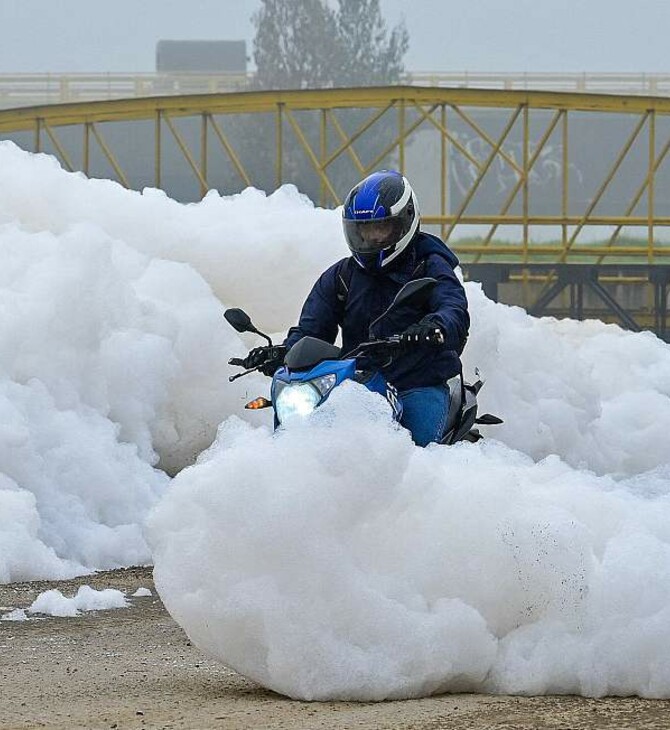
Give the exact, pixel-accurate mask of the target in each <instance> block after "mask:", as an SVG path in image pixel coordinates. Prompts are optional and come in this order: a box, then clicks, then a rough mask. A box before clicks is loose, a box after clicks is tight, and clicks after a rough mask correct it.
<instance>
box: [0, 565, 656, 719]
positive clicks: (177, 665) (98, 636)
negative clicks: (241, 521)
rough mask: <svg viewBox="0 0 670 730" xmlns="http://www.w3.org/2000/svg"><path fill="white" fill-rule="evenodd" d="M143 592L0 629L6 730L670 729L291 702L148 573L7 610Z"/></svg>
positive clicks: (459, 702)
mask: <svg viewBox="0 0 670 730" xmlns="http://www.w3.org/2000/svg"><path fill="white" fill-rule="evenodd" d="M85 583H87V584H89V585H92V586H93V587H94V588H98V589H100V588H118V589H120V590H123V591H125V592H126V593H127V594H128V595H130V594H131V593H134V592H135V590H136V589H137V588H139V587H140V586H144V587H147V588H150V589H151V590H152V592H154V596H153V597H152V598H134V599H132V607H131V608H129V609H118V610H112V611H100V612H96V613H88V614H84V615H82V616H80V617H77V618H44V619H41V620H35V619H32V620H30V621H27V622H21V623H19V622H9V621H2V622H0V729H1V730H9V728H12V729H14V728H17V729H18V728H21V729H23V728H63V729H65V728H67V729H68V730H70V729H71V728H108V729H116V728H118V729H119V730H121V729H125V728H189V729H197V730H200V729H202V730H204V729H206V728H221V729H222V730H233V729H235V730H237V729H239V730H242V729H244V730H246V729H247V728H258V729H262V730H266V729H267V730H275V729H277V730H279V729H280V728H285V729H287V730H288V729H290V730H312V728H314V729H315V730H317V729H319V730H330V729H331V728H332V729H335V728H338V729H339V728H352V729H357V728H360V729H361V730H368V729H369V730H372V729H373V728H374V730H387V729H388V730H410V729H411V730H442V729H445V730H446V729H451V728H454V729H456V728H458V729H459V730H460V729H461V728H472V729H473V730H485V729H486V728H508V729H510V730H511V729H514V730H516V729H517V728H519V729H524V730H525V729H530V728H553V729H556V730H559V728H560V729H561V730H568V729H570V730H578V729H581V728H597V729H598V730H601V729H605V728H659V729H660V728H663V729H664V730H665V729H667V728H670V702H666V701H651V700H641V699H637V698H625V699H623V698H611V699H604V700H588V699H583V698H579V697H530V698H526V697H497V696H491V695H443V696H440V697H433V698H429V699H423V700H408V701H404V702H382V703H348V702H328V703H308V702H296V701H293V700H289V699H286V698H285V697H281V696H280V695H277V694H274V693H273V692H269V691H267V690H265V689H263V688H261V687H259V686H257V685H255V684H254V683H253V682H250V681H249V680H247V679H245V678H244V677H241V676H240V675H238V674H236V673H235V672H232V671H231V670H229V669H226V668H225V667H223V666H221V665H220V664H217V663H215V662H212V661H210V660H208V659H207V658H206V657H204V656H203V655H202V654H201V653H200V652H199V651H198V649H196V648H195V647H193V646H191V644H190V643H189V641H188V638H187V637H186V635H185V634H184V633H183V631H182V630H181V629H180V628H179V627H178V626H177V625H176V624H175V623H174V621H173V620H172V619H171V618H170V616H169V615H168V614H167V612H166V611H165V609H164V608H163V605H162V603H161V602H160V600H159V599H158V597H157V596H156V595H155V591H154V587H153V581H152V579H151V570H150V569H149V568H132V569H129V570H117V571H112V572H108V573H98V574H97V575H95V576H87V577H85V578H78V579H76V580H72V581H50V582H34V583H21V584H17V583H15V584H11V585H0V607H2V608H0V614H1V613H4V612H5V611H6V610H9V609H10V608H26V607H27V606H29V605H30V603H31V602H32V601H33V599H34V598H35V597H36V596H37V594H38V593H40V592H41V591H44V590H47V589H48V588H59V589H60V590H61V591H63V592H64V593H65V594H66V595H72V594H73V593H74V592H75V591H76V589H77V587H78V586H80V585H83V584H85Z"/></svg>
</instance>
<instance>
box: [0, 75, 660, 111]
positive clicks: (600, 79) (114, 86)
mask: <svg viewBox="0 0 670 730" xmlns="http://www.w3.org/2000/svg"><path fill="white" fill-rule="evenodd" d="M253 78H254V73H253V72H247V73H169V74H167V73H61V74H59V73H55V74H51V73H14V74H0V108H14V107H18V106H34V105H36V104H66V103H71V102H86V101H103V100H107V101H108V100H111V99H126V98H138V97H145V96H166V95H171V96H183V95H186V94H216V93H224V92H229V91H244V90H247V89H248V88H249V86H250V84H251V83H252V81H253ZM401 84H403V85H417V86H435V87H445V88H469V89H502V90H508V91H513V90H523V91H560V92H577V93H592V94H625V95H646V96H656V95H666V96H667V95H670V74H660V73H656V74H645V73H639V74H636V73H501V72H472V71H411V72H407V73H405V74H404V75H403V77H402V79H401Z"/></svg>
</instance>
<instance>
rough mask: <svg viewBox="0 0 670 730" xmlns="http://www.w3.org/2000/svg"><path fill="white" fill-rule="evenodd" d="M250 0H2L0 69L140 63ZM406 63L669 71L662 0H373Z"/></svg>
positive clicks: (228, 27) (208, 28) (226, 33)
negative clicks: (395, 33)
mask: <svg viewBox="0 0 670 730" xmlns="http://www.w3.org/2000/svg"><path fill="white" fill-rule="evenodd" d="M259 5H260V2H259V0H188V2H186V1H183V0H108V1H106V2H100V1H99V0H0V73H11V72H28V71H30V72H54V73H55V72H68V71H69V72H86V71H95V72H101V71H122V72H133V71H137V72H147V71H153V70H154V69H155V46H156V42H157V41H158V40H159V39H161V38H165V39H207V40H211V39H226V40H238V39H246V40H247V41H248V44H249V45H248V47H249V55H251V38H252V37H253V26H252V24H251V20H250V18H251V15H252V13H253V12H254V11H255V10H256V9H257V8H258V7H259ZM381 5H382V10H383V12H384V13H385V16H386V17H387V19H388V23H389V25H394V24H395V23H397V22H399V21H400V20H401V18H403V17H404V19H405V22H406V25H407V28H408V30H409V32H410V43H411V45H410V50H409V53H408V54H407V57H406V66H407V68H408V69H409V70H414V71H420V70H426V71H428V70H435V71H439V70H454V71H462V70H469V71H557V72H561V71H563V72H572V71H624V72H631V71H632V72H638V71H639V72H670V53H669V51H668V46H669V45H670V40H669V35H670V0H508V1H507V2H503V1H502V0H460V2H454V1H453V0H413V1H412V2H408V1H407V0H381Z"/></svg>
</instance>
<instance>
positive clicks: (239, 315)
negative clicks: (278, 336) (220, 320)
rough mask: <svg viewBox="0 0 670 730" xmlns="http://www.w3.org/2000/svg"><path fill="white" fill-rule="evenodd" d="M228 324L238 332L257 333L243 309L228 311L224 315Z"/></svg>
mask: <svg viewBox="0 0 670 730" xmlns="http://www.w3.org/2000/svg"><path fill="white" fill-rule="evenodd" d="M223 316H224V317H225V319H226V322H228V324H229V325H230V326H231V327H232V328H233V329H236V330H237V331H238V332H255V331H256V328H255V327H254V325H253V323H252V322H251V317H250V316H249V315H248V314H247V313H246V312H245V311H244V310H243V309H226V311H225V312H224V313H223Z"/></svg>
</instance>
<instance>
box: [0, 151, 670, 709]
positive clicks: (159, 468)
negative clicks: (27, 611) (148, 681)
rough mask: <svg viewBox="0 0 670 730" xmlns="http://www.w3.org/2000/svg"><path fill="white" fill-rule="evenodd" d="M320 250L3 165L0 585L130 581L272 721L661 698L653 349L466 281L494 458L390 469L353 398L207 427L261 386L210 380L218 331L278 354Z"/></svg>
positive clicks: (384, 423) (212, 204)
mask: <svg viewBox="0 0 670 730" xmlns="http://www.w3.org/2000/svg"><path fill="white" fill-rule="evenodd" d="M343 253H344V244H343V241H342V238H341V232H340V225H339V221H338V213H337V212H335V211H323V210H317V209H315V208H314V207H313V206H312V204H311V203H309V201H307V200H306V199H304V198H303V197H301V196H300V195H299V194H298V193H297V192H296V191H295V190H294V189H292V188H290V187H287V188H283V189H281V190H279V191H277V192H276V193H275V194H273V195H271V196H265V195H264V194H263V193H260V192H258V191H253V190H248V191H246V192H245V193H243V194H242V195H239V196H234V197H231V198H221V197H219V196H218V195H216V194H210V195H208V196H207V198H206V199H205V200H204V201H203V202H202V203H199V204H197V205H189V206H183V205H179V204H178V203H176V202H174V201H171V200H169V199H168V198H166V197H165V196H164V195H163V194H162V193H159V192H156V191H145V193H144V194H139V193H134V192H130V191H125V190H123V189H121V188H120V187H119V186H117V185H114V184H112V183H109V182H103V181H87V180H86V179H85V178H84V177H83V176H80V175H71V174H67V173H64V172H63V171H62V170H60V169H59V168H58V166H57V165H56V164H55V163H54V162H53V161H52V160H50V159H49V158H47V157H45V156H31V155H27V154H25V153H23V152H20V151H19V150H18V149H17V148H15V147H14V146H12V145H9V144H0V256H1V257H2V261H3V267H2V269H0V307H1V308H2V314H3V316H2V317H0V581H9V580H17V579H24V578H31V577H44V578H58V577H66V576H71V575H74V574H77V573H81V572H83V571H86V570H92V569H103V568H108V567H116V566H119V565H129V564H137V563H143V562H149V561H150V560H151V559H152V558H153V560H154V561H155V565H156V585H157V588H158V590H159V591H160V594H161V597H162V598H163V600H164V601H165V603H166V605H167V606H168V608H169V610H170V611H171V612H172V614H173V615H174V616H175V618H176V619H177V620H178V621H179V622H180V624H181V625H182V626H183V627H184V628H185V630H186V631H187V632H188V634H189V635H190V636H191V637H192V638H193V640H194V641H195V642H196V643H197V645H198V646H200V647H201V648H202V649H203V650H204V651H206V652H208V653H209V654H211V655H212V656H214V657H217V658H218V659H220V660H221V661H222V662H224V663H225V664H228V665H230V666H232V667H234V668H236V669H237V670H239V671H241V672H242V673H244V674H245V675H247V676H249V677H251V678H253V679H256V680H257V681H259V682H261V683H262V684H263V685H265V686H267V687H271V688H273V689H275V690H277V691H279V692H282V693H284V694H287V695H290V696H292V697H299V698H306V699H327V698H346V699H361V700H371V699H382V698H390V697H410V696H420V695H425V694H429V693H431V692H438V691H458V690H476V691H496V692H525V693H543V692H576V693H582V694H588V695H596V696H597V695H602V694H605V693H617V694H630V693H636V694H642V695H645V696H654V697H670V670H669V669H668V665H667V661H666V657H667V655H668V652H669V651H670V628H669V627H670V615H669V612H670V456H669V450H668V448H667V433H669V432H670V347H668V346H667V345H666V344H664V343H662V342H660V341H659V340H658V339H656V338H655V337H654V336H653V335H651V334H648V333H642V334H631V333H626V332H623V331H622V330H620V329H619V328H617V327H614V326H606V325H603V324H600V323H594V322H587V323H576V322H569V321H564V322H555V321H553V320H550V319H544V320H537V319H533V318H531V317H529V316H528V315H526V314H525V312H523V311H522V310H520V309H516V308H511V307H505V306H502V305H497V304H494V303H492V302H490V301H488V300H486V299H485V298H484V297H483V295H482V293H481V291H480V289H479V288H478V287H477V286H476V285H471V284H469V285H467V291H468V298H469V301H470V307H471V314H472V320H473V325H472V334H471V339H470V342H469V344H468V347H467V350H466V357H465V366H466V371H467V372H472V370H473V368H474V367H475V366H479V367H480V368H481V370H482V372H483V375H484V376H485V377H486V378H487V384H486V386H485V388H484V390H483V391H482V394H481V406H482V410H485V411H491V412H493V413H496V414H499V415H501V416H502V417H503V418H504V419H505V424H504V425H503V426H500V427H498V428H497V430H496V431H494V430H493V429H490V430H489V435H490V436H495V439H497V440H494V438H489V439H488V440H486V441H484V442H482V443H480V444H477V445H474V446H473V445H469V444H466V445H458V446H456V447H454V448H449V449H446V448H440V447H431V448H428V449H425V450H420V449H416V448H414V447H413V446H412V444H411V442H410V440H409V437H408V435H407V434H406V433H405V432H404V431H402V430H400V429H398V428H397V427H396V426H395V425H394V424H392V423H391V422H390V420H389V415H388V412H387V409H386V407H385V404H384V403H383V402H382V401H381V400H380V399H378V398H377V397H376V396H373V395H371V394H369V393H367V392H366V391H364V390H362V389H361V388H360V387H357V386H354V385H349V386H347V387H343V388H341V389H339V391H337V392H336V393H334V394H333V396H332V399H331V401H330V402H329V405H328V407H325V408H323V409H322V410H321V411H319V412H318V413H316V414H314V417H313V418H310V419H309V420H307V421H305V422H303V423H299V422H298V423H293V424H292V425H291V427H290V428H287V429H286V430H284V431H283V432H280V433H277V434H273V433H271V431H270V430H269V428H268V427H267V425H262V423H263V421H262V419H263V418H265V419H267V414H265V415H263V414H252V415H250V416H249V418H250V419H251V418H253V419H255V420H254V421H253V422H252V423H247V422H245V421H242V420H240V419H239V418H237V417H236V416H234V415H231V414H235V413H238V412H240V413H241V409H240V406H241V404H242V402H243V399H245V398H247V397H252V396H255V395H258V394H261V393H263V392H264V387H265V385H264V382H263V381H262V380H260V379H256V380H254V379H251V378H250V379H247V380H242V381H239V382H238V383H237V384H234V385H233V386H229V385H228V383H227V382H226V376H227V375H228V374H229V372H230V370H229V368H228V367H227V366H226V361H227V359H228V358H229V357H231V356H239V355H241V354H243V353H244V352H245V351H246V347H245V345H246V344H249V343H250V341H246V342H242V341H241V340H240V338H239V337H238V336H237V335H236V334H235V333H234V332H233V331H232V330H231V329H230V328H227V327H225V326H224V325H223V324H222V320H221V313H222V310H223V307H224V305H228V306H243V307H244V308H245V309H247V310H248V311H249V312H250V314H251V315H252V316H253V318H254V320H255V321H256V323H257V324H258V325H259V326H260V327H261V328H265V329H267V330H270V331H281V330H283V329H284V328H286V327H287V326H288V325H290V324H292V323H293V321H294V320H295V317H296V315H297V312H298V310H299V308H300V303H301V301H302V299H303V298H304V296H305V294H306V293H307V291H308V290H309V287H310V285H311V283H312V281H313V279H314V278H315V277H316V275H317V274H318V273H319V271H320V270H321V269H323V268H325V266H327V265H328V264H329V263H330V262H332V261H334V260H335V259H337V258H338V257H339V256H341V255H343ZM265 423H267V420H266V421H265ZM218 424H221V426H220V428H219V431H218V436H217V438H216V441H215V442H214V444H213V445H212V446H211V447H210V448H209V449H208V450H207V451H205V452H204V453H202V454H201V456H200V457H199V459H198V461H197V463H196V464H195V466H192V467H190V468H187V469H184V470H183V471H181V472H180V473H179V474H178V475H177V476H176V478H175V479H174V480H173V481H172V484H171V485H170V484H169V481H170V480H169V477H168V476H167V475H166V473H165V470H167V471H169V472H171V473H172V472H177V471H178V470H179V469H180V468H181V467H183V466H185V465H187V464H189V463H191V462H192V461H193V460H194V459H195V457H196V456H197V455H198V454H199V453H200V452H201V451H202V449H203V448H205V447H207V446H209V444H210V443H211V442H212V439H213V438H214V436H215V434H216V429H217V426H218ZM157 504H158V506H157V507H156V505H157ZM152 508H155V511H154V512H153V515H152V517H151V520H150V525H149V533H148V535H149V541H150V543H151V547H152V550H153V555H152V553H151V552H150V550H149V547H148V546H147V542H146V537H145V531H144V521H145V517H146V515H147V514H148V512H149V511H150V510H152ZM15 618H20V617H15Z"/></svg>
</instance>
